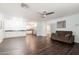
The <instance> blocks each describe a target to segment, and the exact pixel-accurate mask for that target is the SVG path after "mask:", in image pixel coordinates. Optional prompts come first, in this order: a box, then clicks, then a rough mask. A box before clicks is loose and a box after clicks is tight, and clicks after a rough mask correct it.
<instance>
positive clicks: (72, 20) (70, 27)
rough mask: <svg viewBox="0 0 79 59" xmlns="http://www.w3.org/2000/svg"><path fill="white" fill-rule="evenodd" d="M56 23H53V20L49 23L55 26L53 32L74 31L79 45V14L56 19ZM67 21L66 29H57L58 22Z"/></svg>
mask: <svg viewBox="0 0 79 59" xmlns="http://www.w3.org/2000/svg"><path fill="white" fill-rule="evenodd" d="M54 20H56V21H54V22H53V20H52V21H51V22H49V23H52V24H54V25H52V26H53V28H55V30H52V32H55V31H56V30H66V31H73V35H74V36H75V42H77V43H79V14H75V15H71V16H67V17H63V18H58V19H54ZM62 20H66V28H57V22H58V21H62Z"/></svg>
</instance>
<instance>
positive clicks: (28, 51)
mask: <svg viewBox="0 0 79 59" xmlns="http://www.w3.org/2000/svg"><path fill="white" fill-rule="evenodd" d="M78 47H79V44H75V45H74V46H72V45H68V44H65V43H60V42H57V41H52V40H51V39H50V38H49V37H41V36H40V37H36V36H33V35H27V36H26V37H17V38H5V39H4V41H3V42H2V43H1V44H0V55H66V54H79V48H78ZM73 51H74V52H73ZM76 52H78V53H76Z"/></svg>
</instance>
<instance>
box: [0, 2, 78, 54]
mask: <svg viewBox="0 0 79 59" xmlns="http://www.w3.org/2000/svg"><path fill="white" fill-rule="evenodd" d="M78 19H79V3H0V55H72V54H73V55H78V54H79V48H78V47H79V31H78V30H79V20H78ZM58 34H59V35H58ZM57 35H58V36H57ZM64 35H65V36H64ZM59 38H60V39H59ZM61 50H62V51H61ZM73 51H74V52H73Z"/></svg>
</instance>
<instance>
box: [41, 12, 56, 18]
mask: <svg viewBox="0 0 79 59" xmlns="http://www.w3.org/2000/svg"><path fill="white" fill-rule="evenodd" d="M39 13H40V14H41V15H42V18H46V17H47V15H51V14H54V13H55V12H47V11H43V12H42V13H41V12H39Z"/></svg>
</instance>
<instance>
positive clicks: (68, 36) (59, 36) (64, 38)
mask: <svg viewBox="0 0 79 59" xmlns="http://www.w3.org/2000/svg"><path fill="white" fill-rule="evenodd" d="M51 39H52V40H55V41H59V42H64V43H68V44H74V35H73V32H72V31H56V33H52V34H51Z"/></svg>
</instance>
